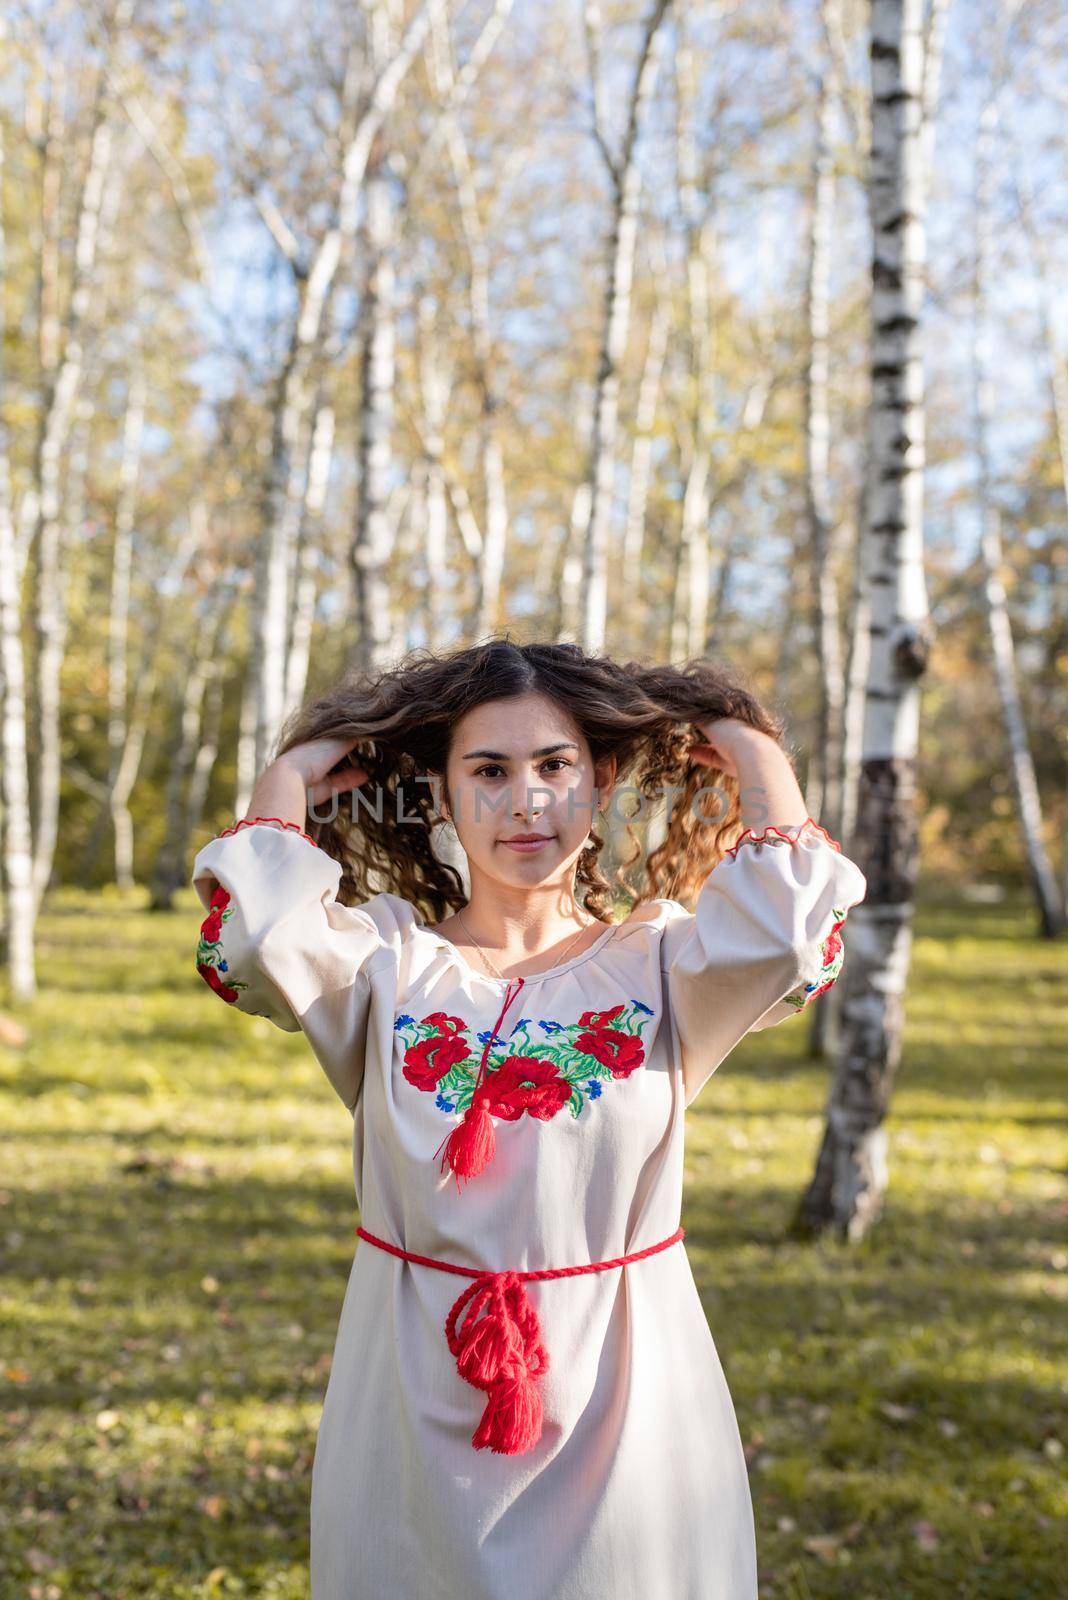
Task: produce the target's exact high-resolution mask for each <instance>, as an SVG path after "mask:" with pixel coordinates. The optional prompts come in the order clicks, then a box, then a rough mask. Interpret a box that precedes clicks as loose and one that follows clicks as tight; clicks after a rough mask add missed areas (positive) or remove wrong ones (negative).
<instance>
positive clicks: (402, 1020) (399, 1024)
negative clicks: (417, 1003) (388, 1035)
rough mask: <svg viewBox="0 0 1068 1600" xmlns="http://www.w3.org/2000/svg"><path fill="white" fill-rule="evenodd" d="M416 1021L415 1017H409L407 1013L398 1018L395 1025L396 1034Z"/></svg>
mask: <svg viewBox="0 0 1068 1600" xmlns="http://www.w3.org/2000/svg"><path fill="white" fill-rule="evenodd" d="M414 1021H415V1018H414V1017H409V1016H408V1015H407V1013H405V1014H404V1015H403V1016H400V1017H398V1018H397V1020H396V1022H395V1023H394V1024H393V1031H394V1032H396V1031H397V1030H398V1029H399V1028H406V1027H407V1026H408V1024H409V1023H411V1022H414Z"/></svg>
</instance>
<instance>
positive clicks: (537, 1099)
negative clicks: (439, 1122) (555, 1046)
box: [475, 1056, 571, 1122]
mask: <svg viewBox="0 0 1068 1600" xmlns="http://www.w3.org/2000/svg"><path fill="white" fill-rule="evenodd" d="M475 1098H476V1099H477V1101H478V1103H479V1105H483V1106H485V1108H486V1110H487V1111H488V1112H489V1114H490V1116H491V1117H503V1119H504V1121H505V1122H515V1121H517V1119H518V1118H519V1117H521V1116H522V1115H523V1112H524V1111H528V1112H529V1113H530V1115H531V1116H532V1117H537V1119H538V1121H539V1122H548V1121H549V1120H550V1118H552V1117H555V1115H556V1113H557V1112H558V1111H562V1110H563V1108H564V1106H566V1105H567V1102H568V1101H569V1100H570V1099H571V1085H570V1084H569V1083H568V1082H567V1080H566V1079H565V1078H561V1077H560V1075H559V1073H558V1072H557V1070H556V1065H555V1063H554V1062H552V1061H535V1059H534V1058H533V1056H509V1057H508V1058H507V1060H506V1061H503V1062H502V1063H501V1065H500V1066H499V1067H498V1068H497V1069H496V1071H495V1072H492V1073H490V1075H489V1077H487V1078H486V1079H485V1080H484V1082H483V1083H482V1085H481V1087H480V1088H479V1089H478V1090H477V1091H476V1095H475Z"/></svg>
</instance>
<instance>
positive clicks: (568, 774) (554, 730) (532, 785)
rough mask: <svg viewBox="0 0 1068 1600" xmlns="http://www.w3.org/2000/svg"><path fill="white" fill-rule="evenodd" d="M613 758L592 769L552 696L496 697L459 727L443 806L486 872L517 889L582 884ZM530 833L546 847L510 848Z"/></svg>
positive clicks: (474, 863) (475, 864) (477, 869)
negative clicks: (579, 872)
mask: <svg viewBox="0 0 1068 1600" xmlns="http://www.w3.org/2000/svg"><path fill="white" fill-rule="evenodd" d="M615 766H616V762H615V757H614V756H611V757H609V758H608V759H607V760H606V761H604V762H602V763H600V764H598V765H597V766H596V767H595V765H594V762H593V759H592V757H591V755H590V748H589V745H588V743H587V741H586V739H585V737H584V736H583V734H582V731H581V729H579V728H578V727H577V726H576V724H575V723H574V722H573V721H572V720H571V717H570V716H569V714H568V713H567V712H566V711H565V710H564V709H563V708H562V707H561V706H559V705H557V704H556V702H555V701H554V700H552V699H550V698H549V697H548V696H547V695H544V694H540V693H529V694H522V695H513V696H511V697H509V698H507V699H503V700H488V701H486V702H484V703H483V704H482V705H480V706H476V707H475V708H474V709H473V710H472V711H469V712H468V713H467V714H466V716H464V717H462V718H461V719H460V721H459V722H458V723H457V724H456V725H455V727H454V728H453V730H452V743H451V746H450V750H449V758H448V763H447V767H446V773H445V794H444V797H443V798H444V800H445V809H446V811H447V813H448V815H449V816H450V817H451V818H452V821H453V823H454V824H455V827H456V832H457V835H458V837H459V840H460V843H461V844H462V846H463V848H464V850H465V851H466V852H467V857H468V861H469V863H470V867H471V877H472V883H474V880H475V876H476V874H478V873H482V874H484V875H485V876H486V877H488V878H492V879H494V880H496V881H497V882H499V883H504V884H508V885H511V886H513V887H516V888H519V887H522V886H524V885H526V886H534V885H541V884H545V883H556V882H559V883H561V884H564V885H566V886H567V887H569V888H570V886H571V885H572V883H573V881H574V872H575V865H576V862H577V860H578V857H579V854H580V853H581V851H582V849H583V847H584V846H585V844H586V841H587V839H588V837H589V833H590V829H591V828H592V827H593V826H594V823H595V822H596V821H597V816H596V813H597V811H598V810H599V809H600V808H602V807H604V806H607V804H608V801H609V799H610V797H611V785H612V781H613V779H614V777H615ZM523 834H527V835H530V834H536V835H539V836H540V837H541V840H542V842H540V843H534V844H532V845H530V846H529V847H526V848H523V847H520V846H519V845H517V844H511V843H509V841H510V840H515V839H517V838H518V837H519V836H521V835H523Z"/></svg>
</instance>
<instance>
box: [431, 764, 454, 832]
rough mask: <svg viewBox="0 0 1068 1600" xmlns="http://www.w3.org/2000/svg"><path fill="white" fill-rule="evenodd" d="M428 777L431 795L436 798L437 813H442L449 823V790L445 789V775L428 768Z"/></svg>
mask: <svg viewBox="0 0 1068 1600" xmlns="http://www.w3.org/2000/svg"><path fill="white" fill-rule="evenodd" d="M426 777H427V780H428V781H429V784H430V793H431V795H432V796H433V798H434V806H435V808H436V809H437V811H438V812H440V814H441V815H442V816H443V817H444V818H445V819H446V821H448V817H449V796H448V790H447V789H446V787H445V776H444V773H441V772H435V771H434V769H433V768H432V767H428V768H427V771H426Z"/></svg>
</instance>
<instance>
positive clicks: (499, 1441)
mask: <svg viewBox="0 0 1068 1600" xmlns="http://www.w3.org/2000/svg"><path fill="white" fill-rule="evenodd" d="M468 1302H470V1303H469V1304H468ZM465 1304H466V1305H467V1314H466V1316H465V1317H464V1321H463V1326H462V1327H461V1329H460V1332H459V1333H457V1332H456V1319H457V1317H458V1316H459V1314H460V1312H461V1311H462V1310H463V1308H464V1306H465ZM481 1311H484V1312H485V1316H484V1317H483V1318H482V1321H481V1322H478V1321H476V1318H477V1317H478V1314H479V1312H481ZM445 1334H446V1337H447V1339H448V1341H449V1349H450V1350H451V1351H452V1353H453V1355H454V1356H455V1357H456V1367H457V1371H458V1372H459V1374H460V1376H461V1377H462V1378H464V1379H465V1380H466V1381H467V1382H468V1383H470V1384H472V1385H473V1386H474V1387H475V1388H476V1389H483V1390H485V1391H486V1393H487V1395H488V1396H489V1398H488V1400H487V1403H486V1409H485V1411H484V1412H483V1414H482V1419H481V1421H480V1422H479V1425H478V1427H477V1428H476V1429H475V1432H474V1433H473V1434H472V1436H471V1443H472V1444H473V1445H474V1447H475V1449H476V1450H486V1449H488V1450H493V1451H495V1452H496V1453H497V1454H498V1455H520V1454H522V1452H523V1451H525V1450H529V1449H531V1447H532V1446H533V1445H536V1444H537V1442H538V1440H539V1439H540V1438H541V1426H542V1403H541V1391H540V1390H539V1389H538V1387H537V1383H536V1381H535V1380H536V1379H538V1378H539V1377H541V1375H542V1373H544V1372H547V1371H548V1369H549V1352H548V1350H547V1349H546V1348H545V1345H544V1344H543V1343H542V1340H541V1327H540V1325H539V1323H538V1316H537V1312H536V1311H535V1310H534V1307H533V1306H532V1305H531V1303H530V1301H529V1300H528V1299H527V1296H526V1291H525V1290H524V1288H523V1281H522V1279H521V1278H519V1277H517V1276H516V1274H515V1273H514V1272H495V1273H487V1274H485V1275H484V1276H483V1277H482V1278H476V1280H475V1281H474V1283H472V1284H471V1285H470V1287H469V1288H467V1289H465V1290H464V1292H463V1294H462V1295H461V1296H460V1297H459V1299H458V1300H457V1301H456V1303H455V1305H454V1306H453V1308H452V1310H451V1311H450V1312H449V1316H448V1320H447V1321H446V1324H445Z"/></svg>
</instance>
